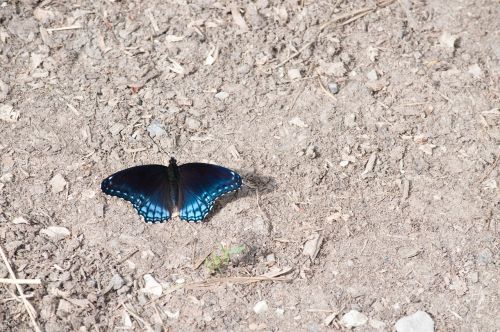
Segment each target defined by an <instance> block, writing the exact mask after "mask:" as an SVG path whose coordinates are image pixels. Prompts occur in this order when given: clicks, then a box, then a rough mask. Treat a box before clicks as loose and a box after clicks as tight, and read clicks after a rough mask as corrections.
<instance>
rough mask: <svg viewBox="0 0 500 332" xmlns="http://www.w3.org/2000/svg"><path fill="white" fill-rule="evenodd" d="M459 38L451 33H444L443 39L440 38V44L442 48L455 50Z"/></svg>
mask: <svg viewBox="0 0 500 332" xmlns="http://www.w3.org/2000/svg"><path fill="white" fill-rule="evenodd" d="M457 39H458V37H457V36H455V35H452V34H451V33H449V32H446V31H445V32H443V34H442V35H441V37H439V42H440V43H441V46H443V47H447V48H450V49H454V48H455V45H456V42H457Z"/></svg>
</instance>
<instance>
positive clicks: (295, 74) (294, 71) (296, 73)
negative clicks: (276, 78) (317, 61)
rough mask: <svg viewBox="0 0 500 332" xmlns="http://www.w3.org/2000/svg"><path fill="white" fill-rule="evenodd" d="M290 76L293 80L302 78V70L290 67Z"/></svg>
mask: <svg viewBox="0 0 500 332" xmlns="http://www.w3.org/2000/svg"><path fill="white" fill-rule="evenodd" d="M288 78H289V79H290V80H292V81H294V80H298V79H299V78H302V75H301V74H300V70H299V69H297V68H292V69H288Z"/></svg>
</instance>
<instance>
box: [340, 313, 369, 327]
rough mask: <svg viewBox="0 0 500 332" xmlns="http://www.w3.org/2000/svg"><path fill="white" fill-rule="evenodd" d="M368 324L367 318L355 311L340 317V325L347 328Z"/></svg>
mask: <svg viewBox="0 0 500 332" xmlns="http://www.w3.org/2000/svg"><path fill="white" fill-rule="evenodd" d="M367 322H368V317H366V315H364V314H362V313H361V312H359V311H357V310H351V311H349V312H348V313H346V314H345V315H344V316H342V319H341V320H340V324H342V325H343V326H345V327H347V328H351V327H358V326H362V325H365V324H366V323H367Z"/></svg>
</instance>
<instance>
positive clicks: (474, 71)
mask: <svg viewBox="0 0 500 332" xmlns="http://www.w3.org/2000/svg"><path fill="white" fill-rule="evenodd" d="M468 72H469V74H471V75H472V77H474V78H481V77H482V76H483V71H482V70H481V67H479V65H478V64H477V63H475V64H473V65H471V66H470V67H469V70H468Z"/></svg>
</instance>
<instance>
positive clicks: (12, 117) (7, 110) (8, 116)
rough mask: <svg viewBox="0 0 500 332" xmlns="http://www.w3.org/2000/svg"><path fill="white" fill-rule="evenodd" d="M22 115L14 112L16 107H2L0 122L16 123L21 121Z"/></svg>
mask: <svg viewBox="0 0 500 332" xmlns="http://www.w3.org/2000/svg"><path fill="white" fill-rule="evenodd" d="M19 115H20V113H19V112H18V111H14V107H13V106H12V105H9V104H3V105H0V121H5V122H16V121H17V120H19Z"/></svg>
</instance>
